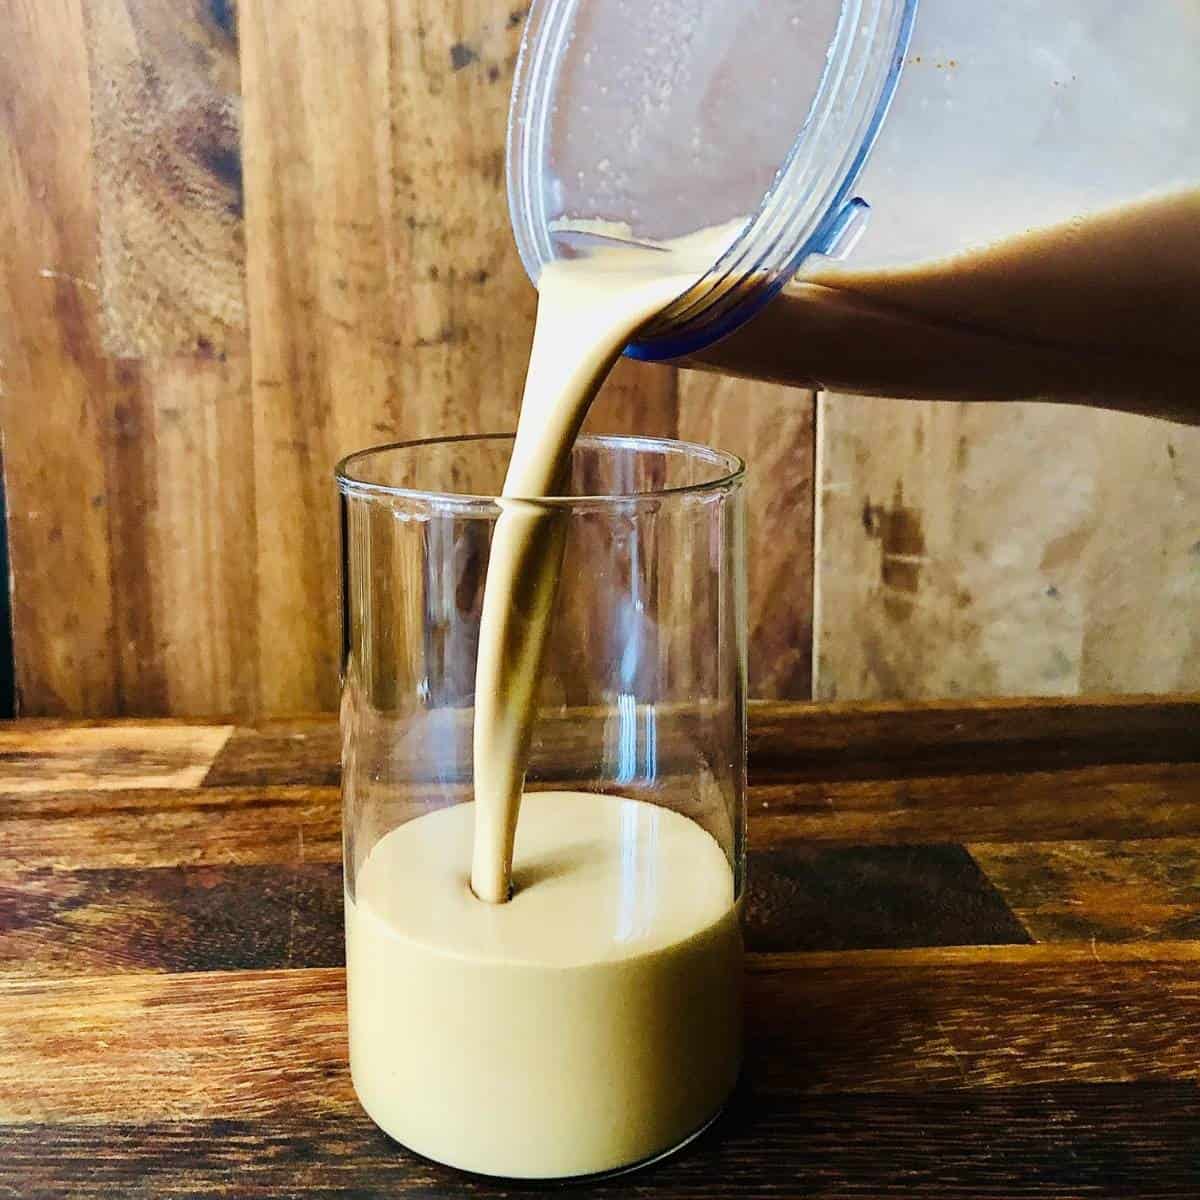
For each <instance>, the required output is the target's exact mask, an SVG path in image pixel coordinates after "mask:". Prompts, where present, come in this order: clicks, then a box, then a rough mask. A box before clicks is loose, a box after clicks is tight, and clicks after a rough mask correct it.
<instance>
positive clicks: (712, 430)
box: [679, 371, 816, 700]
mask: <svg viewBox="0 0 1200 1200" xmlns="http://www.w3.org/2000/svg"><path fill="white" fill-rule="evenodd" d="M815 411H816V409H815V400H814V399H813V396H812V394H811V393H810V392H802V391H798V390H796V389H794V388H784V387H780V386H778V385H776V384H765V383H752V382H749V381H747V380H742V379H727V378H722V377H721V376H719V375H710V374H707V373H705V372H701V371H683V372H681V373H680V376H679V436H680V437H681V438H684V439H685V440H688V441H694V442H702V443H704V444H705V445H710V446H715V447H716V448H717V449H719V450H726V451H729V452H730V453H733V454H737V455H740V456H741V457H742V458H743V459H744V460H745V461H746V463H747V466H748V469H749V478H748V483H747V496H746V504H747V532H746V565H747V583H748V602H747V615H748V620H749V623H750V629H749V645H750V695H751V696H755V697H759V698H763V699H787V700H807V699H808V698H809V697H810V696H811V695H812V616H813V610H812V588H813V575H812V546H813V512H814V498H813V489H814V450H815V443H814V439H815V427H814V421H815Z"/></svg>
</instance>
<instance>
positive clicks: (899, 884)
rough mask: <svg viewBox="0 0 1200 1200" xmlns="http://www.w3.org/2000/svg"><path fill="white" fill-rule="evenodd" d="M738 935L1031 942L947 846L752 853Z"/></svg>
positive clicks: (754, 942) (790, 941) (853, 946)
mask: <svg viewBox="0 0 1200 1200" xmlns="http://www.w3.org/2000/svg"><path fill="white" fill-rule="evenodd" d="M745 929H746V944H747V946H748V947H749V948H750V949H751V950H760V951H786V950H863V949H870V948H875V947H901V946H951V945H971V946H980V945H990V944H995V943H1007V942H1028V941H1031V940H1032V939H1031V938H1030V936H1029V933H1028V932H1027V931H1026V929H1025V928H1024V926H1023V925H1022V924H1021V922H1020V921H1019V920H1018V919H1017V918H1016V917H1015V916H1014V915H1013V912H1012V910H1011V909H1010V908H1009V906H1008V904H1007V903H1006V902H1005V899H1004V896H1003V895H1002V894H1001V893H1000V892H999V891H998V890H997V889H996V887H995V886H994V885H993V883H992V881H991V880H990V879H989V877H988V875H987V874H985V873H984V872H983V871H980V869H979V867H978V866H977V865H976V863H975V862H973V861H972V859H971V856H970V855H969V854H967V852H966V851H965V850H964V849H963V848H962V847H961V846H954V845H940V846H829V845H824V844H817V845H813V846H793V847H790V848H787V849H779V850H754V849H752V850H751V851H750V855H749V888H748V891H747V905H746V917H745ZM0 957H2V951H0Z"/></svg>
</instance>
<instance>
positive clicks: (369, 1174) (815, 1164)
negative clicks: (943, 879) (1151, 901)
mask: <svg viewBox="0 0 1200 1200" xmlns="http://www.w3.org/2000/svg"><path fill="white" fill-rule="evenodd" d="M314 1147H320V1150H319V1151H314ZM1198 1154H1200V1142H1198V1135H1197V1127H1196V1121H1195V1089H1194V1088H1193V1087H1192V1086H1191V1085H1190V1084H1179V1083H1145V1084H1137V1085H1123V1086H1120V1085H1118V1086H1114V1085H1097V1086H1080V1085H1061V1086H1056V1087H1036V1088H1033V1087H1030V1088H1017V1089H1012V1090H1007V1091H987V1092H976V1093H970V1092H961V1091H960V1092H953V1093H948V1094H947V1093H936V1092H935V1093H928V1094H913V1093H899V1094H881V1095H874V1096H806V1097H779V1098H774V1099H772V1100H771V1101H769V1102H768V1103H765V1104H764V1103H763V1101H762V1098H760V1097H758V1096H755V1095H753V1094H752V1093H751V1092H750V1091H749V1090H746V1091H744V1092H742V1093H739V1095H738V1096H737V1097H735V1100H734V1102H733V1104H732V1106H731V1108H730V1110H729V1112H728V1114H727V1115H726V1117H725V1118H723V1119H722V1120H721V1121H720V1122H719V1123H718V1125H717V1126H716V1127H715V1128H714V1129H713V1130H711V1131H710V1132H709V1133H708V1134H706V1135H705V1136H704V1137H703V1138H701V1139H700V1141H699V1142H698V1143H696V1145H694V1146H692V1147H689V1148H688V1149H687V1150H686V1151H684V1152H683V1153H682V1154H680V1155H679V1156H677V1157H675V1158H672V1159H669V1160H668V1161H667V1162H665V1163H662V1164H660V1165H658V1166H655V1167H653V1168H650V1169H649V1170H647V1171H643V1172H639V1173H638V1174H636V1175H634V1176H632V1177H629V1178H623V1179H620V1180H616V1181H613V1182H609V1183H602V1184H597V1185H591V1186H589V1187H588V1188H587V1192H586V1194H587V1195H588V1196H594V1197H597V1198H603V1200H617V1198H621V1197H645V1198H649V1197H681V1198H682V1197H695V1198H697V1200H709V1198H710V1197H711V1196H712V1195H713V1188H714V1183H713V1181H714V1180H720V1181H721V1182H720V1185H719V1186H720V1191H721V1194H722V1195H728V1196H740V1197H747V1198H748V1200H750V1198H753V1200H774V1198H776V1197H779V1196H780V1195H781V1194H787V1195H803V1196H811V1197H817V1198H823V1197H825V1198H830V1200H833V1198H835V1197H836V1198H837V1200H846V1198H847V1197H863V1198H871V1200H882V1198H884V1197H902V1198H903V1200H968V1198H969V1200H986V1198H994V1200H1031V1198H1053V1200H1063V1197H1067V1196H1072V1197H1075V1196H1079V1197H1084V1196H1089V1197H1092V1196H1094V1197H1100V1196H1135V1195H1136V1196H1139V1197H1144V1198H1146V1200H1154V1198H1165V1197H1191V1196H1193V1195H1194V1194H1195V1174H1196V1172H1195V1164H1196V1157H1197V1155H1198ZM8 1188H13V1189H20V1190H19V1193H18V1192H17V1191H16V1190H14V1191H13V1192H12V1194H13V1195H17V1194H19V1195H20V1196H21V1197H22V1198H23V1200H25V1198H28V1200H40V1198H41V1197H50V1196H61V1195H66V1194H69V1195H71V1196H77V1197H80V1198H81V1200H84V1198H87V1197H93V1196H104V1197H107V1196H111V1195H113V1194H114V1191H115V1190H119V1192H120V1194H121V1195H122V1196H126V1197H129V1198H130V1200H141V1198H145V1200H158V1198H159V1197H162V1196H188V1197H224V1196H229V1195H237V1196H241V1197H247V1198H250V1197H262V1198H264V1200H266V1198H274V1197H277V1196H280V1195H284V1194H286V1195H289V1196H298V1197H303V1196H314V1197H315V1196H322V1197H333V1196H346V1197H351V1196H353V1197H363V1198H365V1197H367V1196H378V1195H381V1194H386V1195H389V1196H401V1197H404V1196H412V1197H418V1196H419V1197H423V1198H427V1197H431V1196H436V1195H454V1196H505V1197H508V1198H509V1200H536V1198H538V1197H543V1196H545V1194H546V1192H545V1188H544V1187H536V1186H529V1187H522V1186H520V1185H512V1184H496V1183H489V1182H487V1181H485V1180H480V1179H477V1178H473V1177H470V1176H466V1175H462V1174H460V1173H458V1172H455V1171H450V1170H448V1169H446V1168H443V1167H438V1166H436V1165H434V1164H431V1163H427V1162H425V1161H423V1160H420V1159H418V1158H416V1156H415V1155H412V1154H410V1153H408V1152H406V1151H404V1150H403V1149H402V1148H400V1147H399V1146H397V1145H396V1144H395V1143H394V1142H391V1141H389V1140H388V1139H387V1138H386V1137H385V1136H384V1135H383V1134H382V1133H380V1132H379V1131H378V1130H377V1129H376V1128H375V1127H374V1126H373V1125H372V1124H371V1123H370V1121H369V1120H368V1119H367V1118H366V1117H365V1116H362V1115H358V1116H340V1115H339V1116H336V1117H320V1116H317V1117H309V1116H303V1117H293V1118H290V1119H288V1118H281V1119H278V1120H272V1121H258V1122H251V1121H245V1120H231V1121H219V1122H218V1121H212V1122H206V1121H174V1122H169V1123H154V1124H147V1125H136V1126H119V1125H79V1124H71V1125H25V1126H7V1127H0V1194H6V1189H8ZM782 1189H786V1191H783V1190H782Z"/></svg>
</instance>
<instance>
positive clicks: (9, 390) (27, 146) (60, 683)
mask: <svg viewBox="0 0 1200 1200" xmlns="http://www.w3.org/2000/svg"><path fill="white" fill-rule="evenodd" d="M0 25H2V26H3V28H4V30H5V36H4V37H3V38H2V39H0V95H3V96H4V97H5V102H4V104H3V105H0V173H2V178H0V285H2V286H0V423H2V425H3V429H4V478H5V489H6V494H7V502H8V530H9V554H10V561H11V573H12V578H13V580H15V581H17V587H16V588H15V590H14V592H13V597H12V622H13V644H14V654H15V658H16V682H17V693H18V711H19V712H31V713H69V712H83V711H91V712H112V711H114V709H115V707H116V703H117V669H116V656H115V653H114V650H115V647H114V643H113V637H114V609H113V594H112V584H111V574H110V573H111V570H112V563H111V556H110V548H109V544H108V512H107V508H106V506H107V503H108V500H107V495H106V484H105V474H104V458H103V455H102V454H100V453H99V447H100V446H101V445H102V444H103V439H104V421H105V415H104V412H105V405H104V399H105V397H106V395H107V394H108V391H109V388H110V386H111V385H110V382H109V378H108V374H107V371H106V367H105V364H104V362H103V360H102V358H101V355H100V312H99V309H100V305H99V284H98V282H97V271H98V266H97V259H98V245H97V236H96V219H97V218H96V207H95V195H94V189H93V177H92V155H91V151H92V130H91V111H90V103H91V101H90V88H89V83H88V65H87V55H86V38H85V32H84V24H83V15H82V12H81V10H80V5H79V0H48V2H46V3H36V4H35V3H31V2H30V0H4V3H3V4H0ZM68 581H69V586H68Z"/></svg>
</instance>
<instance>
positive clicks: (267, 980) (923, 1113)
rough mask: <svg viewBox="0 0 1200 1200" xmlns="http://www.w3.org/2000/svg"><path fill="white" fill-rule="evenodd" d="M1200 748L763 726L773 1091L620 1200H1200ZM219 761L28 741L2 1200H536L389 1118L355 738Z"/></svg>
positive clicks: (756, 813)
mask: <svg viewBox="0 0 1200 1200" xmlns="http://www.w3.org/2000/svg"><path fill="white" fill-rule="evenodd" d="M1194 715H1195V703H1194V702H1186V701H1157V700H1152V699H1143V700H1137V701H1126V702H1116V701H1109V702H1104V703H1090V704H1086V705H1084V704H1070V703H1064V702H1061V701H1053V702H1048V703H1017V702H1007V703H1004V704H999V705H996V706H991V707H989V706H985V705H980V704H959V705H951V704H945V703H939V704H931V705H926V706H918V707H915V708H913V709H912V710H911V711H905V710H904V709H903V708H902V707H900V706H896V705H886V704H877V705H871V706H866V707H864V708H863V709H861V710H856V709H854V708H852V707H849V706H846V705H834V706H788V705H783V704H763V705H756V706H754V708H753V710H752V714H751V724H752V743H753V745H754V746H755V747H756V750H755V755H756V759H757V764H756V766H755V767H754V777H755V782H754V785H753V791H752V799H751V805H752V816H751V822H750V842H751V847H752V862H751V879H752V887H751V893H750V895H749V898H748V901H749V902H748V921H747V931H748V940H749V943H750V947H751V953H750V955H749V956H748V964H747V967H748V974H747V1034H748V1045H747V1062H746V1070H745V1074H744V1079H743V1083H742V1086H741V1088H740V1089H739V1093H738V1095H737V1096H736V1097H735V1100H734V1102H733V1104H732V1105H731V1107H730V1110H729V1113H728V1114H727V1116H726V1117H725V1118H724V1119H723V1121H722V1122H720V1123H719V1124H718V1126H717V1127H716V1128H715V1129H714V1130H712V1131H711V1132H710V1133H709V1134H707V1135H706V1136H705V1137H704V1138H703V1139H701V1141H700V1142H699V1143H698V1144H697V1145H696V1146H694V1147H692V1148H690V1149H689V1150H688V1151H687V1152H686V1153H684V1154H682V1155H680V1156H678V1157H677V1158H675V1159H673V1160H671V1161H670V1162H668V1163H665V1164H663V1165H661V1166H659V1167H656V1168H654V1169H653V1170H651V1171H648V1172H646V1173H643V1174H640V1175H638V1176H636V1177H634V1178H633V1179H631V1180H622V1181H621V1182H620V1183H619V1184H614V1185H601V1186H599V1187H597V1188H594V1189H589V1193H590V1194H596V1195H601V1196H605V1195H612V1196H616V1195H629V1194H641V1193H645V1194H647V1195H648V1194H649V1192H650V1189H653V1191H654V1194H655V1195H668V1196H673V1195H678V1196H711V1195H712V1194H713V1186H714V1185H713V1180H714V1179H719V1180H720V1190H721V1192H722V1194H730V1195H748V1196H763V1197H767V1196H779V1195H793V1194H798V1192H799V1191H800V1190H802V1192H803V1194H812V1195H818V1196H829V1197H849V1196H862V1197H876V1196H904V1197H906V1198H910V1200H925V1198H934V1197H954V1198H956V1200H977V1198H982V1197H997V1198H1001V1197H1003V1198H1006V1200H1008V1198H1015V1197H1054V1198H1056V1200H1061V1198H1062V1197H1064V1196H1081V1197H1082V1196H1109V1195H1111V1196H1120V1195H1137V1196H1191V1195H1193V1194H1194V1187H1195V1178H1196V1163H1197V1161H1200V1160H1198V1159H1197V1155H1198V1154H1200V1140H1198V1139H1200V1134H1198V1132H1197V1130H1198V1126H1197V1123H1196V1109H1195V1100H1196V1094H1197V1083H1198V1081H1200V1066H1198V1065H1197V1064H1198V1063H1200V1042H1198V1040H1197V1039H1198V1034H1197V1030H1198V1029H1200V1022H1198V1021H1197V1017H1198V1015H1200V1014H1198V1011H1197V1005H1198V1002H1200V1001H1198V993H1197V988H1196V971H1197V966H1198V965H1200V941H1197V940H1196V939H1195V936H1194V935H1195V932H1196V929H1197V928H1198V927H1200V926H1198V924H1197V921H1198V919H1200V918H1197V915H1196V914H1197V913H1200V895H1198V894H1197V891H1196V888H1195V886H1194V875H1195V855H1196V850H1195V847H1196V846H1197V845H1200V828H1198V827H1197V816H1198V815H1200V787H1198V786H1197V780H1196V777H1195V775H1194V769H1195V767H1196V764H1197V762H1200V748H1198V747H1197V746H1196V742H1195V725H1194ZM204 728H205V727H199V726H195V725H190V726H189V725H185V724H182V723H179V722H158V723H142V724H140V725H139V724H137V723H133V722H123V723H111V724H110V723H93V724H91V725H83V726H70V725H63V724H61V723H55V722H18V723H17V724H16V725H15V726H13V728H12V729H11V730H10V731H9V733H10V734H11V735H13V740H11V741H10V742H9V743H8V744H7V745H6V746H4V747H3V748H2V754H0V763H3V766H4V770H5V771H6V772H7V781H6V784H5V786H4V787H3V788H0V797H2V799H0V803H2V804H3V809H2V810H0V812H2V814H3V824H0V1195H6V1196H7V1195H11V1196H14V1197H20V1198H21V1200H26V1198H28V1197H39V1196H46V1197H58V1196H65V1195H71V1196H76V1195H78V1196H92V1195H100V1194H103V1195H114V1194H118V1195H128V1196H146V1197H149V1196H161V1195H180V1196H214V1197H215V1196H231V1195H236V1196H275V1195H280V1194H286V1195H294V1196H297V1197H300V1196H309V1195H311V1196H325V1197H332V1196H356V1197H366V1196H374V1195H380V1194H383V1193H387V1194H395V1195H402V1196H403V1195H413V1196H427V1197H432V1196H439V1195H462V1194H471V1195H477V1194H485V1195H497V1196H500V1195H504V1196H509V1197H512V1196H517V1195H533V1194H535V1193H533V1192H530V1191H529V1190H528V1189H520V1188H513V1187H511V1186H505V1185H495V1184H489V1183H486V1182H483V1181H479V1180H471V1179H467V1178H465V1177H462V1176H459V1175H457V1174H455V1173H454V1172H450V1171H446V1170H443V1169H441V1168H438V1167H435V1166H432V1165H430V1164H427V1163H423V1162H420V1161H418V1160H416V1159H415V1158H414V1157H413V1156H411V1155H409V1154H408V1153H407V1152H405V1151H404V1150H402V1149H401V1148H399V1147H397V1146H395V1145H394V1144H393V1143H391V1142H389V1141H388V1140H387V1139H386V1138H385V1137H383V1135H381V1134H379V1133H378V1132H377V1131H376V1130H374V1127H373V1126H371V1124H370V1122H369V1121H368V1120H367V1119H366V1118H365V1116H364V1115H363V1114H362V1113H361V1110H360V1109H359V1108H358V1106H357V1102H356V1100H355V1098H354V1095H353V1091H352V1088H351V1085H350V1081H349V1077H348V1072H347V1070H346V1040H345V1039H346V1031H345V996H344V983H345V981H344V974H343V972H342V971H341V970H340V969H338V967H337V966H336V965H335V964H336V963H337V962H338V961H340V953H341V932H340V900H341V890H340V887H341V885H340V870H339V865H338V862H339V836H338V835H339V805H338V798H337V792H336V788H335V787H333V786H332V780H333V778H334V777H335V775H336V756H337V740H336V736H335V735H334V726H333V723H332V722H331V721H330V720H329V719H328V718H308V719H296V720H290V721H277V722H272V723H270V724H269V725H266V726H264V727H262V728H260V729H250V728H244V729H239V730H237V731H235V732H234V733H233V734H230V733H229V731H228V728H227V727H211V734H210V735H208V736H205V735H204V734H203V732H202V731H203V729H204ZM134 742H136V743H137V747H136V748H135V746H134V745H133V743H134ZM23 743H24V744H23ZM85 743H86V745H87V746H88V747H90V749H86V750H80V749H79V746H81V745H84V744H85ZM1106 744H1107V745H1109V746H1110V747H1111V750H1112V757H1111V760H1110V761H1106V760H1105V758H1104V755H1103V749H1104V746H1105V745H1106ZM103 745H108V746H109V750H108V752H107V753H102V752H101V751H100V750H99V749H98V747H100V746H103ZM73 746H74V747H75V748H74V749H71V747H73ZM114 747H121V748H122V749H120V752H119V753H118V752H117V751H116V750H115V749H114ZM1156 754H1161V758H1157V757H1156ZM126 762H127V763H128V764H129V769H128V771H127V773H126V777H125V778H123V779H119V780H118V783H119V784H120V786H118V787H115V788H112V787H109V788H108V790H104V788H105V787H106V786H107V785H108V784H109V783H110V782H111V780H112V777H113V773H112V772H111V771H110V770H109V769H108V768H109V767H111V766H112V765H113V764H114V763H116V764H117V765H118V766H119V765H120V764H122V763H126ZM88 763H90V764H91V766H90V768H85V764H88ZM1031 763H1032V765H1030V764H1031ZM88 769H90V770H91V771H92V772H93V773H92V775H91V777H90V778H89V777H88ZM180 770H186V771H187V772H188V775H187V777H186V779H185V780H181V779H175V780H174V782H173V784H172V786H161V785H162V784H163V782H164V781H170V780H171V779H172V776H173V775H174V774H177V773H178V772H179V771H180ZM43 777H44V779H45V781H46V782H45V784H44V785H43V786H40V787H39V786H34V787H32V788H30V787H28V786H23V784H22V781H23V780H24V781H25V782H26V783H28V782H30V781H33V780H36V779H42V778H43ZM1110 785H1111V786H1110ZM421 786H422V785H421V784H420V782H419V781H414V783H413V784H412V788H413V795H414V797H415V796H417V795H419V792H420V788H421ZM1113 787H1117V788H1118V790H1119V793H1120V794H1119V797H1118V798H1117V799H1116V800H1115V801H1114V797H1116V796H1117V793H1116V792H1114V791H1113V790H1112V788H1113ZM1156 789H1158V790H1157V791H1156ZM1139 799H1140V800H1141V801H1144V803H1139ZM764 803H765V804H766V805H767V807H766V808H763V807H762V806H763V804H764ZM1139 822H1140V825H1139ZM1048 826H1061V827H1062V828H1063V829H1064V830H1065V831H1066V832H1064V833H1063V835H1062V836H1061V837H1059V838H1057V840H1056V841H1054V842H1048V841H1047V840H1046V838H1045V837H1042V838H1041V839H1040V840H1038V837H1037V832H1036V831H1038V830H1039V829H1044V828H1046V827H1048ZM1188 826H1190V828H1181V827H1188ZM981 827H995V828H998V829H1000V830H1001V832H1000V833H999V834H998V835H997V836H995V837H992V838H991V839H990V840H988V841H982V840H979V839H977V840H975V841H971V842H970V843H969V850H968V848H966V847H964V846H963V845H962V844H961V841H962V838H963V837H964V836H966V834H967V833H969V831H970V830H972V829H977V828H981ZM1126 827H1128V829H1130V830H1132V831H1133V832H1132V833H1131V834H1126V833H1125V832H1124V831H1125V829H1126ZM938 829H940V830H943V831H951V830H953V831H955V832H946V834H945V836H943V837H941V838H940V839H939V838H937V837H935V836H931V831H934V830H938ZM918 832H919V836H917V834H918ZM1167 832H1170V833H1172V836H1162V835H1163V834H1164V833H1167ZM1131 839H1132V840H1131ZM1071 901H1079V902H1080V903H1070V902H1071ZM1014 913H1015V915H1014ZM1071 916H1073V917H1074V920H1073V921H1072V920H1070V919H1069V917H1071ZM1026 921H1027V922H1028V925H1029V928H1028V929H1027V928H1026V926H1025V923H1024V922H1026ZM1031 932H1032V933H1033V935H1034V936H1038V937H1044V938H1045V939H1046V940H1044V941H1042V942H1040V943H1037V944H1030V943H1029V942H1028V940H1027V939H1028V938H1029V936H1030V933H1031ZM989 941H990V942H992V943H993V944H990V945H989V944H986V943H987V942H989ZM952 943H957V944H952Z"/></svg>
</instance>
